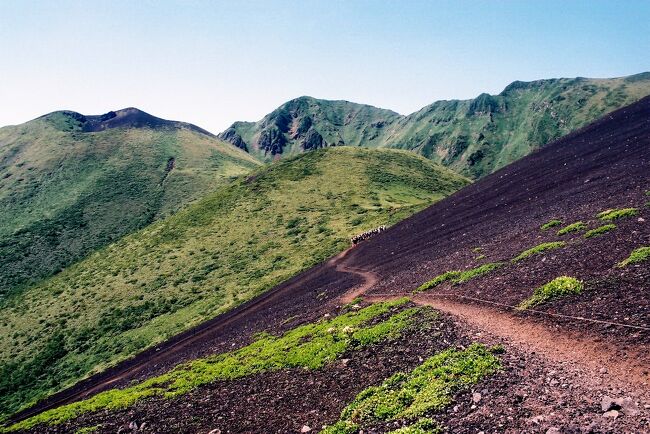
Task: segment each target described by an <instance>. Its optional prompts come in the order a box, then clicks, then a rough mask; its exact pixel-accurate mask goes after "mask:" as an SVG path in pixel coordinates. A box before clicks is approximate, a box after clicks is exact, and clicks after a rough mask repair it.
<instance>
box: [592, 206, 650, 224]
mask: <svg viewBox="0 0 650 434" xmlns="http://www.w3.org/2000/svg"><path fill="white" fill-rule="evenodd" d="M637 214H639V210H638V209H637V208H622V209H608V210H606V211H603V212H601V213H598V214H597V215H596V217H598V218H599V219H601V220H603V221H611V220H618V219H621V218H625V217H634V216H635V215H637Z"/></svg>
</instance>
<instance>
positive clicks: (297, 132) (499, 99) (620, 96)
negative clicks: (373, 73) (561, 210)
mask: <svg viewBox="0 0 650 434" xmlns="http://www.w3.org/2000/svg"><path fill="white" fill-rule="evenodd" d="M648 94H650V79H649V78H648V77H647V76H641V75H637V76H632V77H623V78H615V79H588V78H575V79H572V78H562V79H550V80H538V81H534V82H530V83H524V82H514V83H512V84H510V85H509V86H507V87H506V88H505V89H504V91H503V92H501V93H500V94H498V95H488V94H482V95H480V96H478V97H477V98H475V99H471V100H464V101H459V100H450V101H437V102H434V103H433V104H431V105H428V106H426V107H423V108H422V109H421V110H418V111H417V112H415V113H412V114H410V115H408V116H401V115H399V114H397V113H395V112H392V111H389V110H384V109H379V108H376V107H371V106H366V105H361V104H354V103H350V102H347V101H327V100H319V99H315V98H310V97H302V98H298V99H295V100H292V101H289V102H287V103H285V104H283V105H282V106H280V107H278V108H277V109H276V110H274V111H273V112H271V113H269V114H268V115H267V116H265V117H264V118H263V119H261V120H260V121H258V122H237V123H235V124H233V125H232V127H231V128H230V129H229V130H228V131H229V132H230V133H231V134H232V133H234V136H233V140H238V139H241V140H243V141H244V142H245V143H246V144H247V145H248V148H249V149H250V150H251V152H253V153H255V154H256V155H257V156H259V158H265V159H268V160H271V159H272V158H274V157H277V154H276V155H273V154H272V153H271V152H269V153H267V154H266V155H264V149H261V150H258V149H257V147H256V146H254V145H255V144H256V143H257V144H258V145H259V144H260V140H259V139H260V138H268V139H270V140H268V141H267V142H273V143H274V144H275V145H277V148H276V149H280V148H281V149H282V153H281V155H283V156H289V155H295V154H296V153H299V152H302V150H303V144H304V142H305V141H306V140H308V139H309V138H310V137H313V136H314V135H318V136H319V137H320V138H322V141H323V142H324V145H325V146H327V145H341V144H345V145H351V146H364V147H371V148H386V147H389V148H400V149H406V150H411V151H414V152H417V153H419V154H421V155H422V156H424V157H426V158H429V159H431V160H433V161H435V162H438V163H441V164H443V165H446V166H449V167H452V168H453V169H455V170H457V171H458V172H459V173H463V174H466V175H468V176H471V177H473V178H479V177H481V176H484V175H487V174H489V173H491V172H493V171H494V170H496V169H499V168H501V167H504V166H506V165H507V164H509V163H511V162H512V161H515V160H517V159H519V158H521V157H523V156H525V155H528V154H529V153H530V152H531V151H533V150H534V149H537V148H539V147H540V146H542V145H544V144H546V143H549V142H551V141H553V140H555V139H558V138H560V137H562V136H564V135H566V134H568V133H569V132H571V131H575V130H577V129H578V128H581V127H583V126H585V125H587V124H589V123H591V122H592V121H594V120H596V119H598V118H599V117H601V116H603V115H605V114H606V113H609V112H611V111H613V110H616V109H618V108H621V107H624V106H626V105H628V104H631V103H632V102H634V101H637V100H639V99H641V98H642V97H644V96H646V95H648Z"/></svg>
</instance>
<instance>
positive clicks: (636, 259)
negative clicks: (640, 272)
mask: <svg viewBox="0 0 650 434" xmlns="http://www.w3.org/2000/svg"><path fill="white" fill-rule="evenodd" d="M647 260H650V247H648V246H645V247H639V248H638V249H636V250H634V251H633V252H632V253H630V256H629V257H628V258H627V259H626V260H624V261H621V262H619V263H618V265H617V266H618V267H619V268H623V267H627V266H628V265H630V264H638V263H640V262H645V261H647Z"/></svg>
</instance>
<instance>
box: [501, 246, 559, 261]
mask: <svg viewBox="0 0 650 434" xmlns="http://www.w3.org/2000/svg"><path fill="white" fill-rule="evenodd" d="M564 246H566V243H565V242H564V241H551V242H548V243H542V244H538V245H536V246H535V247H531V248H530V249H527V250H524V251H523V252H521V253H520V254H518V255H517V256H515V257H514V258H513V259H512V262H519V261H523V260H524V259H526V258H529V257H531V256H534V255H539V254H540V253H544V252H548V251H550V250H555V249H561V248H562V247H564Z"/></svg>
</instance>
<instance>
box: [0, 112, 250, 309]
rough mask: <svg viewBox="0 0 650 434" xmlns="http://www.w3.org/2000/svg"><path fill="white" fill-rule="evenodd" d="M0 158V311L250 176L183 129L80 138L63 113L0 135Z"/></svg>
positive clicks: (218, 144)
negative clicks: (117, 243) (81, 261)
mask: <svg viewBox="0 0 650 434" xmlns="http://www.w3.org/2000/svg"><path fill="white" fill-rule="evenodd" d="M0 155H2V156H3V158H2V159H0V179H2V182H1V183H0V304H3V303H4V302H5V299H6V298H7V297H8V296H9V295H11V294H16V293H18V292H20V291H21V290H23V289H25V288H27V287H28V286H30V285H32V284H34V283H36V282H38V281H39V280H41V279H43V278H47V277H49V276H51V275H53V274H55V273H57V272H59V271H60V270H61V269H63V268H65V267H67V266H69V265H70V264H72V263H74V262H76V261H77V260H79V259H81V258H84V257H85V256H87V255H88V254H90V253H92V252H93V251H95V250H97V249H99V248H101V247H103V246H106V245H108V244H110V243H111V242H114V241H115V240H118V239H119V238H121V237H122V236H124V235H126V234H129V233H131V232H134V231H136V230H138V229H141V228H143V227H145V226H146V225H148V224H149V223H151V222H152V221H155V220H158V219H159V218H161V217H163V216H166V215H169V214H170V213H172V212H175V211H177V210H178V209H180V208H182V207H183V206H185V205H187V204H188V203H190V202H192V201H194V200H196V199H198V198H200V197H202V196H204V195H205V194H207V193H208V192H210V191H212V190H214V189H215V188H217V187H218V186H221V185H223V184H225V183H227V182H229V181H230V180H231V179H232V178H233V177H236V176H239V175H242V174H244V173H247V172H249V171H250V170H252V169H253V168H255V167H258V166H259V163H257V162H256V161H255V160H254V159H253V158H252V157H251V156H249V155H247V154H246V153H245V152H242V151H241V150H239V149H236V148H234V147H232V146H230V144H228V143H224V142H222V141H220V140H217V139H215V138H214V137H211V136H208V135H206V134H202V133H199V132H197V131H194V130H191V129H188V128H160V129H155V130H154V129H150V128H129V129H108V130H105V131H100V132H96V133H84V132H81V131H80V130H79V128H78V125H77V122H76V121H75V120H74V119H73V118H71V117H70V116H67V115H65V114H63V113H54V114H51V115H48V116H46V117H43V118H39V119H35V120H33V121H30V122H27V123H25V124H23V125H18V126H10V127H5V128H0ZM170 158H174V159H175V167H174V168H173V169H172V170H171V171H170V172H168V170H167V164H168V161H169V159H170Z"/></svg>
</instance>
